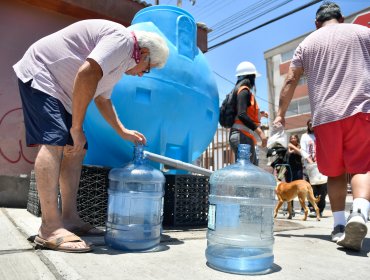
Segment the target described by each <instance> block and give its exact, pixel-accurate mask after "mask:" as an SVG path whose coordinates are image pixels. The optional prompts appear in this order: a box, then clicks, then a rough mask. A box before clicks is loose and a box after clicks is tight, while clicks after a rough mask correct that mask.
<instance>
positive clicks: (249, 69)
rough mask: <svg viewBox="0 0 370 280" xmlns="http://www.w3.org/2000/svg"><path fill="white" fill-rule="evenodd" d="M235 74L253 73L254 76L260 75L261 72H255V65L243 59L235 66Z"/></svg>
mask: <svg viewBox="0 0 370 280" xmlns="http://www.w3.org/2000/svg"><path fill="white" fill-rule="evenodd" d="M235 72H236V75H235V76H237V77H238V76H245V75H252V74H255V75H256V77H260V76H261V74H260V73H258V72H257V69H256V66H254V65H253V63H251V62H249V61H243V62H241V63H239V65H238V67H236V70H235Z"/></svg>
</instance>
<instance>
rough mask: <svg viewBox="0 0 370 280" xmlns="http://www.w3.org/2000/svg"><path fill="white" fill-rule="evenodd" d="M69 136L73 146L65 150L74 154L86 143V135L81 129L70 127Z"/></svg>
mask: <svg viewBox="0 0 370 280" xmlns="http://www.w3.org/2000/svg"><path fill="white" fill-rule="evenodd" d="M70 132H71V136H72V139H73V147H72V148H69V149H67V150H66V153H67V154H75V153H77V152H80V151H81V150H82V149H83V148H84V147H85V144H86V137H85V133H84V132H83V130H82V129H74V128H73V127H72V128H71V129H70Z"/></svg>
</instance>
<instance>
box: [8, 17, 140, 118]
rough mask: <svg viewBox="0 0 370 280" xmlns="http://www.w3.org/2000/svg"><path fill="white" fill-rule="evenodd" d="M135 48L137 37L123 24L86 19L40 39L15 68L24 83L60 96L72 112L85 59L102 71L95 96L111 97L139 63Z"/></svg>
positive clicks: (59, 98) (56, 96)
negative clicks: (92, 62)
mask: <svg viewBox="0 0 370 280" xmlns="http://www.w3.org/2000/svg"><path fill="white" fill-rule="evenodd" d="M133 48H134V38H133V36H132V35H131V33H130V31H129V30H128V29H127V28H126V27H124V26H123V25H120V24H118V23H115V22H111V21H107V20H100V19H93V20H83V21H79V22H76V23H74V24H72V25H70V26H67V27H66V28H64V29H62V30H60V31H57V32H55V33H53V34H51V35H49V36H46V37H44V38H41V39H40V40H38V41H37V42H36V43H34V44H33V45H32V46H31V47H30V48H29V49H28V50H27V51H26V53H25V55H24V56H23V58H22V59H21V60H20V61H18V62H17V63H16V64H15V65H14V66H13V68H14V71H15V72H16V75H17V77H18V78H19V79H20V80H21V81H22V82H24V83H25V82H28V81H30V80H32V84H31V86H32V87H33V88H35V89H38V90H41V91H43V92H45V93H47V94H49V95H51V96H53V97H55V98H57V99H58V100H60V101H61V102H62V104H63V105H64V107H65V109H66V110H67V111H68V112H69V113H72V89H73V83H74V80H75V77H76V74H77V72H78V69H79V68H80V67H81V65H82V64H83V63H84V62H85V61H86V58H91V59H93V60H95V61H96V62H97V63H98V64H99V65H100V67H101V68H102V70H103V77H102V79H101V80H100V81H99V84H98V87H97V89H96V93H95V96H94V98H95V97H97V96H104V97H105V98H110V96H111V93H112V89H113V87H114V85H115V84H116V83H117V82H118V81H119V80H120V78H121V77H122V75H123V74H124V72H126V71H127V70H129V69H131V68H132V67H134V66H135V65H136V63H135V60H134V59H133V58H131V56H132V53H133Z"/></svg>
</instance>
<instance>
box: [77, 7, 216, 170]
mask: <svg viewBox="0 0 370 280" xmlns="http://www.w3.org/2000/svg"><path fill="white" fill-rule="evenodd" d="M129 29H130V30H133V31H135V30H145V31H151V32H155V33H158V34H159V35H160V36H162V37H163V38H164V39H165V40H166V42H167V45H168V47H169V50H170V54H169V58H168V61H167V63H166V65H165V67H164V68H162V69H156V68H153V69H151V71H150V73H149V74H145V75H144V76H143V77H137V76H128V75H123V76H122V79H121V80H120V81H119V82H118V83H117V84H116V86H115V87H114V89H113V93H112V102H113V104H114V107H115V109H116V111H117V114H118V116H119V118H120V120H121V121H122V123H123V124H124V126H125V127H127V128H128V129H134V130H138V131H140V132H142V133H143V134H144V135H145V137H146V139H147V142H148V147H146V150H147V151H149V152H152V153H155V154H158V155H162V156H166V157H169V158H173V159H176V160H180V161H183V162H187V163H191V162H193V161H195V160H196V159H197V158H198V157H199V156H200V155H201V154H202V153H203V152H204V150H205V149H206V148H207V146H208V145H209V143H210V142H211V141H212V139H213V136H214V134H215V132H216V129H217V125H218V115H219V98H218V90H217V84H216V80H215V79H214V74H213V72H212V70H211V68H210V65H209V63H208V61H207V60H206V57H205V56H204V54H203V53H202V52H201V51H200V50H199V48H198V47H197V24H196V23H195V20H194V18H193V16H192V15H191V14H189V13H188V12H186V11H185V10H183V9H180V8H177V7H174V6H165V5H155V6H151V7H147V8H145V9H142V10H140V11H139V12H138V13H137V14H136V15H135V17H134V19H133V21H132V25H131V26H130V27H129ZM84 129H85V131H86V136H87V139H88V142H89V149H88V151H87V154H86V157H85V163H86V164H91V165H102V166H109V167H119V166H121V165H122V163H123V162H129V161H130V160H131V155H132V153H131V144H130V142H128V141H124V140H123V139H122V138H121V137H120V136H119V135H118V134H117V133H116V132H115V131H114V129H112V128H111V127H110V126H109V124H108V123H107V122H106V121H105V120H104V118H103V117H102V116H101V114H100V113H99V111H98V109H97V108H96V106H95V104H94V102H91V104H90V106H89V108H88V111H87V113H86V118H85V122H84ZM151 165H153V167H155V168H158V169H160V168H162V165H161V166H160V165H159V164H153V163H151ZM172 171H173V173H177V171H176V170H172ZM171 173H172V172H171ZM179 173H184V172H183V171H180V172H179Z"/></svg>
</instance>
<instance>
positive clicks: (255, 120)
mask: <svg viewBox="0 0 370 280" xmlns="http://www.w3.org/2000/svg"><path fill="white" fill-rule="evenodd" d="M236 76H237V82H236V85H235V87H234V94H235V93H236V94H237V116H236V118H235V121H234V125H233V126H232V128H231V132H230V137H229V141H230V146H231V148H232V149H233V151H234V153H235V154H237V149H238V145H239V144H249V145H250V146H251V162H252V163H253V164H255V165H257V155H256V149H255V146H256V145H257V139H256V137H257V136H258V137H259V138H260V139H261V141H262V147H266V144H267V139H266V136H265V133H264V132H263V130H262V129H261V122H260V118H261V115H262V116H263V117H267V114H266V113H264V112H260V111H259V107H258V104H257V100H256V98H255V96H254V94H253V92H252V90H254V91H255V89H256V86H255V79H256V77H258V76H260V74H259V73H257V70H256V67H255V66H254V65H253V64H252V63H250V62H248V61H243V62H241V63H240V64H239V65H238V67H237V68H236Z"/></svg>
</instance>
